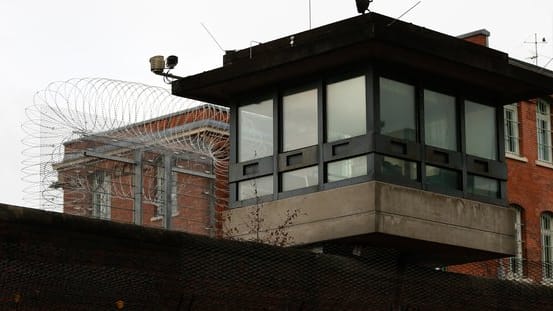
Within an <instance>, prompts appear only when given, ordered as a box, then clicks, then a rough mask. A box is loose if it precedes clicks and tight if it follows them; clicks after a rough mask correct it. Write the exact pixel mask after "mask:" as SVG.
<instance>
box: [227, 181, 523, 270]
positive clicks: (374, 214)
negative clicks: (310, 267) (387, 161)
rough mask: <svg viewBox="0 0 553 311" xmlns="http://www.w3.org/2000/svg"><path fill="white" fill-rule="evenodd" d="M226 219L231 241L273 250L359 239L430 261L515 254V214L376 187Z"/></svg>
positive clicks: (260, 207)
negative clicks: (253, 242)
mask: <svg viewBox="0 0 553 311" xmlns="http://www.w3.org/2000/svg"><path fill="white" fill-rule="evenodd" d="M225 213H226V214H225V217H223V218H224V219H226V223H225V225H224V231H225V233H226V235H227V236H229V237H231V238H236V239H245V240H259V241H260V242H264V243H269V244H285V245H304V244H313V243H317V242H323V241H329V240H338V239H351V238H355V240H356V243H361V244H367V245H374V244H381V245H387V246H388V247H392V248H396V247H398V248H400V249H401V248H405V249H408V250H409V251H410V252H413V251H414V252H415V253H416V252H417V251H418V252H420V253H424V252H429V253H428V257H433V256H434V255H436V256H438V255H439V254H432V253H434V252H436V253H438V252H451V254H454V253H462V254H463V256H464V258H463V259H462V260H464V261H465V262H468V261H470V260H475V259H480V258H481V257H482V256H483V257H489V258H494V257H502V256H506V255H510V254H513V253H514V251H515V244H514V213H513V211H512V210H510V209H507V208H504V207H501V206H496V205H491V204H485V203H481V202H476V201H471V200H467V199H462V198H457V197H450V196H446V195H442V194H436V193H431V192H426V191H422V190H418V189H413V188H406V187H401V186H397V185H391V184H387V183H382V182H376V181H371V182H366V183H361V184H357V185H352V186H348V187H342V188H337V189H332V190H327V191H321V192H317V193H311V194H307V195H302V196H296V197H291V198H287V199H282V200H278V201H272V202H266V203H264V202H260V203H259V204H257V205H253V206H249V207H245V208H238V209H233V210H229V211H226V212H225ZM290 215H295V217H290ZM282 234H286V236H287V239H286V241H284V242H285V243H281V242H282V239H280V240H278V237H279V236H282ZM376 235H377V236H378V238H377V239H375V238H374V236H376ZM275 237H276V238H275ZM401 239H405V241H401ZM275 242H276V243H275ZM388 242H389V244H387V243H388ZM417 242H421V245H420V247H418V246H417V245H416V243H417ZM428 243H430V244H428ZM400 244H401V245H400ZM423 244H426V245H423ZM434 244H435V246H436V247H435V248H434V250H430V251H429V250H428V248H429V247H428V246H429V245H434ZM430 248H432V247H430ZM471 251H474V254H473V255H471ZM418 255H424V254H418ZM419 257H420V256H419ZM422 257H425V256H422ZM423 261H424V259H423Z"/></svg>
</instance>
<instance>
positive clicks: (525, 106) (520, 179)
mask: <svg viewBox="0 0 553 311" xmlns="http://www.w3.org/2000/svg"><path fill="white" fill-rule="evenodd" d="M489 35H490V33H489V32H487V31H485V30H479V31H476V32H472V33H469V34H466V35H463V36H460V37H461V38H463V39H465V40H467V41H470V42H473V43H476V44H480V45H484V46H487V45H488V36H489ZM552 103H553V101H552V99H551V97H547V96H545V97H541V98H537V99H531V100H523V101H519V102H515V103H512V104H510V105H506V106H505V107H504V133H505V158H506V163H507V173H508V178H507V193H508V206H509V208H511V209H512V210H513V211H515V217H516V221H515V226H516V236H515V239H516V253H515V256H513V257H509V258H504V259H499V260H496V261H486V262H480V263H474V264H469V265H463V266H455V267H449V270H450V271H456V272H467V271H470V273H472V274H478V275H481V276H487V277H499V278H504V279H511V280H518V281H524V282H529V283H535V282H541V283H545V284H552V283H553V282H552V280H553V231H552V229H553V162H552V154H551V152H552V145H551V104H552Z"/></svg>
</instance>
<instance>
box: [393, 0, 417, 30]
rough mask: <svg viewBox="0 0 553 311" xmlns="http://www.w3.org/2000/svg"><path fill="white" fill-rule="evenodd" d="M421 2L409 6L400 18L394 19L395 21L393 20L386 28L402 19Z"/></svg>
mask: <svg viewBox="0 0 553 311" xmlns="http://www.w3.org/2000/svg"><path fill="white" fill-rule="evenodd" d="M421 2H422V0H421V1H419V2H417V3H415V4H414V5H413V6H411V7H410V8H409V9H407V11H405V12H403V14H401V15H400V16H398V17H396V19H394V20H393V21H391V22H390V23H389V24H388V25H386V26H388V27H390V26H392V25H393V24H395V23H396V22H397V21H398V20H399V19H400V18H402V17H403V16H405V14H407V13H409V12H410V11H411V10H412V9H414V8H415V7H416V6H417V5H419V4H420V3H421Z"/></svg>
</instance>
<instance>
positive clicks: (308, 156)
mask: <svg viewBox="0 0 553 311" xmlns="http://www.w3.org/2000/svg"><path fill="white" fill-rule="evenodd" d="M413 72H414V71H413ZM413 72H410V71H409V70H408V69H407V70H401V69H399V68H394V67H391V68H388V66H386V65H385V64H382V65H374V64H368V63H364V64H362V65H357V66H352V67H348V68H346V69H343V70H340V71H334V72H328V73H324V74H321V75H319V76H317V77H311V79H309V78H307V79H305V80H303V81H296V82H295V83H293V84H289V85H279V86H275V87H274V88H267V89H266V90H264V91H263V92H260V93H258V94H254V95H253V96H251V95H250V96H246V97H243V98H241V99H239V100H237V101H235V102H234V103H233V105H231V127H230V131H231V156H230V170H229V181H230V183H231V184H230V206H231V207H240V206H248V205H251V204H252V203H255V202H256V201H259V199H261V200H262V201H268V200H278V199H283V198H287V197H290V196H296V195H302V194H307V193H312V192H316V191H321V190H326V189H333V188H338V187H343V186H347V185H352V184H356V183H360V182H365V181H369V180H380V181H384V182H390V183H393V184H398V185H402V186H407V187H413V188H417V189H423V190H429V191H432V192H437V193H443V194H446V195H452V196H457V197H464V198H468V199H474V200H478V201H482V202H486V203H492V204H498V205H505V206H506V205H507V202H506V179H507V169H506V165H505V156H504V152H503V151H504V143H505V142H504V139H499V137H503V131H504V129H503V109H499V108H497V107H496V106H495V105H493V104H491V103H493V102H494V98H491V97H490V96H489V94H485V93H482V92H480V93H479V92H474V91H473V90H471V89H469V88H468V87H467V86H462V87H459V86H457V85H455V83H454V82H451V81H446V82H444V81H441V80H439V79H437V78H435V77H430V76H424V75H423V76H419V75H416V74H414V73H413ZM362 75H364V76H365V83H366V85H365V92H366V134H365V135H361V136H356V137H352V138H348V139H343V140H338V141H333V142H327V141H326V85H328V84H331V83H336V82H340V81H344V80H348V79H351V78H355V77H359V76H362ZM381 77H383V78H386V79H390V80H394V81H398V82H402V83H407V84H410V85H412V86H413V87H414V88H415V114H416V115H415V126H416V131H417V132H416V141H408V140H402V139H398V138H394V137H389V136H385V135H381V134H379V133H380V128H379V127H378V124H380V120H379V119H380V107H379V103H380V98H379V97H380V85H379V80H380V78H381ZM309 89H316V90H317V96H318V97H317V114H318V115H317V121H318V124H317V134H318V144H317V145H313V146H307V147H304V148H299V149H296V150H291V151H287V152H282V124H283V120H282V105H283V103H282V100H283V97H284V96H286V95H290V94H294V93H298V92H302V91H305V90H309ZM425 89H426V90H430V91H434V92H439V93H443V94H446V95H448V96H453V97H455V101H456V112H457V115H456V118H457V120H456V121H457V150H456V151H454V150H448V149H443V148H438V147H434V146H428V145H425V143H424V142H425V136H424V134H425V133H424V90H425ZM271 94H272V98H273V144H274V145H273V155H272V156H269V157H265V158H261V159H255V160H250V161H246V162H241V163H238V162H237V150H238V149H237V136H236V134H237V126H238V125H237V121H238V120H237V112H238V107H239V106H241V105H245V104H248V103H251V102H254V101H255V100H260V99H265V100H266V99H268V98H270V97H271ZM466 100H470V101H473V102H476V103H479V104H483V105H487V106H492V107H494V108H495V111H496V120H495V121H496V122H495V125H496V134H497V137H496V141H497V142H496V143H497V155H498V158H497V159H495V160H490V159H485V158H480V157H476V156H472V155H468V154H466V136H465V132H466V131H465V114H464V113H465V106H464V105H465V101H466ZM361 155H367V175H366V176H359V177H354V178H350V179H345V180H340V181H334V182H327V169H326V167H327V165H328V163H331V162H334V161H339V160H344V159H348V158H354V157H357V156H361ZM384 156H389V157H394V158H399V159H402V160H407V161H412V162H416V163H417V170H418V171H417V176H418V179H417V181H413V180H408V179H405V180H403V179H391V178H388V177H385V176H383V175H382V172H380V171H379V170H380V167H381V165H382V160H383V157H384ZM426 164H428V165H432V166H436V167H439V168H443V169H448V170H453V171H456V172H458V173H459V178H460V181H459V185H460V189H447V188H444V187H436V186H433V185H430V184H426V183H425V171H426ZM314 165H317V166H318V179H319V184H318V185H316V186H311V187H307V188H302V189H296V190H292V191H287V192H282V191H281V189H282V187H281V182H282V179H281V174H282V173H284V172H288V171H292V170H296V169H301V168H305V167H309V166H314ZM468 174H471V175H477V176H482V177H487V178H492V179H496V180H498V184H499V195H498V197H497V198H492V197H485V196H477V195H473V194H469V193H468V192H467V176H468ZM268 175H273V178H274V179H273V195H272V196H270V195H269V196H265V197H263V198H253V199H248V200H244V201H237V190H238V189H237V188H238V187H237V182H239V181H243V180H248V179H252V178H259V177H263V176H268Z"/></svg>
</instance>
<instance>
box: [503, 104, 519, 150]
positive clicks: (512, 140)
mask: <svg viewBox="0 0 553 311" xmlns="http://www.w3.org/2000/svg"><path fill="white" fill-rule="evenodd" d="M508 113H510V115H511V116H512V119H509V118H507V116H508ZM503 120H504V124H505V126H504V132H503V136H504V138H505V153H507V154H512V155H516V156H520V122H519V117H518V103H513V104H510V105H505V106H503ZM510 129H511V130H512V132H513V133H512V135H510V133H509V132H510ZM511 144H512V145H513V146H514V148H513V149H514V150H511V148H510V147H509V146H510V145H511Z"/></svg>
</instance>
